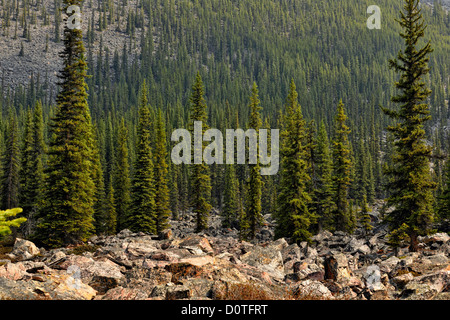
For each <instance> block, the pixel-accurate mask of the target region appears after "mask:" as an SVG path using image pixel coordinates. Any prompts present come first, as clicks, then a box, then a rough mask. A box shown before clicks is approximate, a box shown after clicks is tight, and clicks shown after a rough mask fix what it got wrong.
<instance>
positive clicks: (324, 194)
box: [312, 121, 334, 231]
mask: <svg viewBox="0 0 450 320" xmlns="http://www.w3.org/2000/svg"><path fill="white" fill-rule="evenodd" d="M315 159H316V160H315V166H316V188H315V189H314V191H313V195H312V207H314V213H315V214H316V215H317V221H318V231H321V230H322V228H325V229H329V228H330V227H331V226H332V225H333V220H332V210H333V205H334V203H333V180H332V173H333V160H332V158H331V151H330V142H329V140H328V134H327V130H326V128H325V123H324V122H323V121H322V122H321V123H320V127H319V134H318V137H317V149H316V157H315Z"/></svg>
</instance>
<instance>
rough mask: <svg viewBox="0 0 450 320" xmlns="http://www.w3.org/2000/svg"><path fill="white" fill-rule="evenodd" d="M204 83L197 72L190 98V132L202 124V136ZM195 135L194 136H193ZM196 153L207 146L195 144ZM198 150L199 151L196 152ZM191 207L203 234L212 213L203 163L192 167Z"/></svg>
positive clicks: (209, 179) (208, 185)
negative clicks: (198, 124) (196, 125)
mask: <svg viewBox="0 0 450 320" xmlns="http://www.w3.org/2000/svg"><path fill="white" fill-rule="evenodd" d="M203 95H204V88H203V81H202V78H201V76H200V73H199V72H197V76H196V78H195V83H194V85H193V87H192V92H191V97H190V103H191V107H190V115H189V117H190V131H191V134H192V133H193V130H194V122H195V121H201V122H202V136H203V134H204V133H205V132H206V130H208V124H207V121H208V115H207V113H206V108H207V107H206V103H205V100H204V97H203ZM192 135H193V134H192ZM192 145H194V148H193V149H194V150H193V151H194V153H195V152H198V153H201V154H202V155H203V150H204V148H205V144H204V143H202V144H201V145H200V146H198V145H195V144H194V143H193V144H192ZM196 148H198V149H199V150H196ZM190 178H191V188H192V191H191V205H192V208H193V210H194V212H195V214H196V232H201V231H203V230H205V229H206V228H207V227H208V216H209V212H210V211H211V208H212V206H211V204H210V201H211V177H210V173H209V168H208V166H207V165H206V164H205V163H204V162H202V163H200V164H193V165H191V177H190Z"/></svg>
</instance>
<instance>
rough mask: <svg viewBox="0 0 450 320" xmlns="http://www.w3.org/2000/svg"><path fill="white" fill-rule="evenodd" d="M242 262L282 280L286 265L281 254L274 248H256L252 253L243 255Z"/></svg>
mask: <svg viewBox="0 0 450 320" xmlns="http://www.w3.org/2000/svg"><path fill="white" fill-rule="evenodd" d="M240 260H241V261H242V262H243V263H245V264H248V265H250V266H253V267H256V268H259V269H261V270H262V271H265V272H267V273H268V274H269V275H270V276H272V277H274V278H276V279H280V280H282V279H283V278H284V265H283V257H282V256H281V252H280V251H279V250H277V249H276V248H274V247H270V246H268V247H265V248H263V247H259V246H256V247H254V248H253V249H252V250H251V251H250V252H247V253H246V254H244V255H242V256H241V257H240Z"/></svg>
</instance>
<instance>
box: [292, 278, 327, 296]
mask: <svg viewBox="0 0 450 320" xmlns="http://www.w3.org/2000/svg"><path fill="white" fill-rule="evenodd" d="M292 293H293V295H294V297H295V298H296V299H299V300H332V299H334V297H333V295H332V293H331V291H330V289H328V288H327V287H326V286H324V285H323V284H322V283H321V282H319V281H315V280H306V281H302V282H298V283H297V284H295V285H294V286H293V287H292Z"/></svg>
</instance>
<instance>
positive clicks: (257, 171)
mask: <svg viewBox="0 0 450 320" xmlns="http://www.w3.org/2000/svg"><path fill="white" fill-rule="evenodd" d="M249 108H250V118H249V122H248V127H249V128H250V129H254V130H255V131H256V133H257V135H258V131H259V129H261V125H262V120H261V115H260V110H261V109H262V108H261V106H260V100H259V96H258V86H257V85H256V83H255V82H254V83H253V86H252V95H251V97H250V105H249ZM257 150H258V152H257V153H256V164H249V178H248V181H247V184H248V190H247V206H246V212H245V214H246V219H247V221H248V226H249V229H248V234H247V237H248V238H249V239H254V238H255V236H256V231H257V228H258V227H259V226H260V225H261V224H262V221H263V217H262V214H261V210H262V208H261V195H262V186H263V182H262V177H261V166H260V162H259V156H258V155H259V145H258V144H257Z"/></svg>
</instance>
